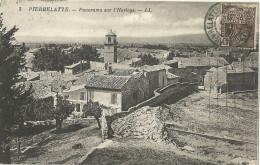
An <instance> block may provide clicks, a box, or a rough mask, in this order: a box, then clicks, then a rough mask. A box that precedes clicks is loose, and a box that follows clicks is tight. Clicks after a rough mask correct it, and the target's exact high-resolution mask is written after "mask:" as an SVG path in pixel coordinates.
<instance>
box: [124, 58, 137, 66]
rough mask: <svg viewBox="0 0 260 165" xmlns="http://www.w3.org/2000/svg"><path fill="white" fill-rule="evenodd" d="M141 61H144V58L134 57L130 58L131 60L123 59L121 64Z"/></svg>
mask: <svg viewBox="0 0 260 165" xmlns="http://www.w3.org/2000/svg"><path fill="white" fill-rule="evenodd" d="M139 61H142V59H141V58H132V59H130V60H124V61H121V62H120V64H127V65H131V64H132V63H134V62H139Z"/></svg>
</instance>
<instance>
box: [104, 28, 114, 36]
mask: <svg viewBox="0 0 260 165" xmlns="http://www.w3.org/2000/svg"><path fill="white" fill-rule="evenodd" d="M106 36H116V34H115V33H114V32H113V31H112V29H111V30H110V31H109V32H108V33H107V35H106Z"/></svg>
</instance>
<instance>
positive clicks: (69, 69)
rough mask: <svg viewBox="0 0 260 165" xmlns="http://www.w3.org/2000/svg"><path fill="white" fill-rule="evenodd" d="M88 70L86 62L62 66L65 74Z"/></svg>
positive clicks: (88, 66)
mask: <svg viewBox="0 0 260 165" xmlns="http://www.w3.org/2000/svg"><path fill="white" fill-rule="evenodd" d="M89 68H90V65H89V63H88V62H87V61H80V62H78V63H75V64H72V65H68V66H64V73H65V74H73V75H74V74H77V73H80V72H83V71H85V70H87V69H89Z"/></svg>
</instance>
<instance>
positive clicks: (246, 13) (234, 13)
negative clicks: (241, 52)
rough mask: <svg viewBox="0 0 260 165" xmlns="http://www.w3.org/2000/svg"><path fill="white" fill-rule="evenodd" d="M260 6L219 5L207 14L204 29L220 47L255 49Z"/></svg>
mask: <svg viewBox="0 0 260 165" xmlns="http://www.w3.org/2000/svg"><path fill="white" fill-rule="evenodd" d="M257 11H258V4H248V3H217V4H215V5H213V6H212V7H211V8H210V9H209V10H208V13H207V14H206V17H205V22H204V28H205V31H206V34H207V36H208V38H209V39H210V41H211V42H213V43H214V44H215V45H218V46H220V47H231V48H242V49H255V48H256V43H257V41H256V40H257V32H256V31H257V27H258V23H257V20H258V19H257V13H258V12H257Z"/></svg>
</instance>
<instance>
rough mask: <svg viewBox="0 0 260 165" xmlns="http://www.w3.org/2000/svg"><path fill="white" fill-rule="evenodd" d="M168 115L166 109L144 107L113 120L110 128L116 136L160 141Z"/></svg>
mask: <svg viewBox="0 0 260 165" xmlns="http://www.w3.org/2000/svg"><path fill="white" fill-rule="evenodd" d="M168 115H169V111H168V110H167V109H163V108H162V107H148V106H146V107H143V108H140V109H138V110H136V111H135V112H133V113H131V114H129V115H128V116H126V117H123V118H119V119H117V120H115V121H114V122H113V123H112V125H111V127H112V129H113V131H114V134H115V135H116V136H120V137H134V138H141V139H152V140H161V139H163V134H164V121H165V119H166V117H167V116H168Z"/></svg>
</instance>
